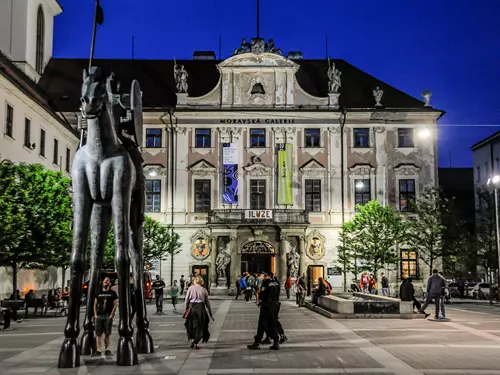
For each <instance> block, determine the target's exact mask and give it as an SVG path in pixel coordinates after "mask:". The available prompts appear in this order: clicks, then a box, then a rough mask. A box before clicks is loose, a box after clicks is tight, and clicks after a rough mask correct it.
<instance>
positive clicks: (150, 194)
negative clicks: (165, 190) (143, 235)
mask: <svg viewBox="0 0 500 375" xmlns="http://www.w3.org/2000/svg"><path fill="white" fill-rule="evenodd" d="M146 211H147V212H160V211H161V180H146Z"/></svg>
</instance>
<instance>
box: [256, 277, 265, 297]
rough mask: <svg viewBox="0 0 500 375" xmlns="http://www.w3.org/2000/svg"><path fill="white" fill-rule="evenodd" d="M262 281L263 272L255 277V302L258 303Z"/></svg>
mask: <svg viewBox="0 0 500 375" xmlns="http://www.w3.org/2000/svg"><path fill="white" fill-rule="evenodd" d="M263 281H264V273H263V272H261V273H260V275H257V278H256V279H255V304H256V305H258V304H259V293H260V291H261V289H262V282H263Z"/></svg>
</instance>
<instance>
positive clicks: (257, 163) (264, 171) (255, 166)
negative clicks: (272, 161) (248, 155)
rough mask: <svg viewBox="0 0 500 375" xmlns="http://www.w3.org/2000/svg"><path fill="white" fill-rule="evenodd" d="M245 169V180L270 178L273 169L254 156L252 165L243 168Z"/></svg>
mask: <svg viewBox="0 0 500 375" xmlns="http://www.w3.org/2000/svg"><path fill="white" fill-rule="evenodd" d="M243 169H244V170H245V172H246V175H245V178H247V176H252V177H255V176H266V177H269V176H270V172H271V170H272V168H271V167H270V166H268V165H266V164H264V163H262V162H261V160H260V158H259V157H258V156H254V157H253V158H252V164H251V165H249V166H246V167H243Z"/></svg>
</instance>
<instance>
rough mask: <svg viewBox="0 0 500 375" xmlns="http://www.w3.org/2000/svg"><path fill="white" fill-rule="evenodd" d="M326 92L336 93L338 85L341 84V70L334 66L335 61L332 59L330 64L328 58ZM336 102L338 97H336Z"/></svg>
mask: <svg viewBox="0 0 500 375" xmlns="http://www.w3.org/2000/svg"><path fill="white" fill-rule="evenodd" d="M327 75H328V92H329V93H332V94H337V93H338V92H339V89H340V87H341V86H342V81H341V79H340V76H341V75H342V72H341V71H340V70H338V69H337V68H336V67H335V63H334V62H333V61H332V62H331V64H330V59H328V72H327ZM337 102H338V97H337Z"/></svg>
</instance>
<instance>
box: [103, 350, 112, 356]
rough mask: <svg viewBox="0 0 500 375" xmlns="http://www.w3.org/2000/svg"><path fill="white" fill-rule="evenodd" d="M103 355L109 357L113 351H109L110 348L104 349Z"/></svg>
mask: <svg viewBox="0 0 500 375" xmlns="http://www.w3.org/2000/svg"><path fill="white" fill-rule="evenodd" d="M104 355H105V356H106V357H111V356H112V355H113V353H111V350H106V351H105V352H104Z"/></svg>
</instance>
